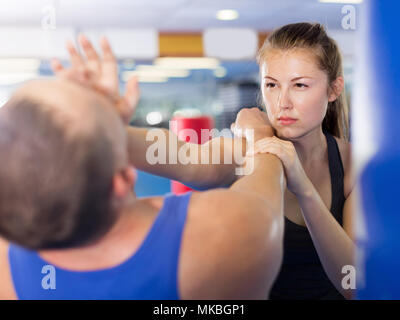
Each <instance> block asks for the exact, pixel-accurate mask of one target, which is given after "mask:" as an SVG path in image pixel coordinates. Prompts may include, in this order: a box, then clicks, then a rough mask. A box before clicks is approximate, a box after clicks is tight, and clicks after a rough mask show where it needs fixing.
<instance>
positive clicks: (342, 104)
mask: <svg viewBox="0 0 400 320" xmlns="http://www.w3.org/2000/svg"><path fill="white" fill-rule="evenodd" d="M297 48H301V49H310V50H312V51H313V52H314V53H315V55H316V58H317V62H318V67H319V68H320V69H321V70H323V71H325V72H326V73H327V75H328V81H329V85H330V86H331V84H332V82H333V81H334V80H335V79H336V78H337V77H340V76H343V67H342V57H341V54H340V51H339V48H338V46H337V44H336V42H335V40H333V39H332V38H330V37H329V36H328V35H327V34H326V31H325V29H324V27H323V26H322V25H321V24H319V23H306V22H303V23H293V24H288V25H285V26H283V27H281V28H279V29H277V30H275V31H273V32H272V33H271V34H270V35H269V36H268V38H267V39H266V40H265V42H264V44H263V45H262V47H261V48H260V50H259V52H258V54H257V62H258V64H259V65H260V66H261V64H262V63H263V62H264V61H265V59H266V56H267V54H268V52H269V51H270V50H271V49H280V50H290V49H297ZM348 113H349V111H348V105H347V100H346V93H345V90H344V89H343V91H342V92H341V94H340V96H339V97H338V98H337V99H336V100H335V101H332V102H329V103H328V109H327V112H326V115H325V118H324V120H323V122H322V129H323V130H324V131H327V132H329V133H330V134H332V135H334V136H336V137H338V138H345V139H346V140H348V137H349V119H348Z"/></svg>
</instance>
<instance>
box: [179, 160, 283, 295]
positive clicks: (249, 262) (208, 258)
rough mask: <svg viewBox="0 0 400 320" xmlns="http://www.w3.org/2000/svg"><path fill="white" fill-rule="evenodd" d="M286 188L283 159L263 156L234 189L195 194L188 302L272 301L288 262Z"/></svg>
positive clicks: (183, 286) (185, 280)
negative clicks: (285, 247)
mask: <svg viewBox="0 0 400 320" xmlns="http://www.w3.org/2000/svg"><path fill="white" fill-rule="evenodd" d="M285 187H286V183H285V179H284V173H283V167H282V164H281V162H280V160H279V159H278V158H276V157H275V156H273V155H266V154H263V155H256V156H255V157H254V171H253V172H252V173H251V174H250V175H247V176H244V177H243V178H242V179H240V180H239V181H237V182H236V183H234V184H233V185H232V186H231V188H229V189H227V190H221V189H219V190H214V191H208V192H204V193H196V194H193V195H192V200H191V203H190V206H189V217H188V221H187V227H186V228H185V232H184V238H183V245H182V251H181V260H180V292H181V294H182V298H183V299H266V298H267V297H268V292H269V290H270V288H271V286H272V284H273V282H274V280H275V278H276V276H277V274H278V271H279V268H280V265H281V261H282V254H283V228H284V218H283V217H284V216H283V194H284V190H285ZM193 274H195V275H196V276H195V277H193Z"/></svg>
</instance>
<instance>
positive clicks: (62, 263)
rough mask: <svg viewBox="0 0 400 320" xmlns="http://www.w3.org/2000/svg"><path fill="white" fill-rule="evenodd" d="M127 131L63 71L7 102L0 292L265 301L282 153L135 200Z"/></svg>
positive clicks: (0, 139)
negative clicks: (187, 187)
mask: <svg viewBox="0 0 400 320" xmlns="http://www.w3.org/2000/svg"><path fill="white" fill-rule="evenodd" d="M267 135H272V130H271V128H269V127H264V128H260V130H259V131H258V132H256V136H259V137H261V136H267ZM126 139H127V137H126V130H125V127H124V125H123V123H122V121H121V119H120V117H119V115H118V114H117V113H116V111H115V107H114V106H113V105H112V104H111V102H110V100H109V99H106V98H105V97H104V96H103V95H101V94H99V93H98V92H96V91H95V90H90V89H89V88H87V87H85V86H82V85H79V84H77V83H76V82H73V81H69V80H66V79H61V78H59V79H54V80H47V81H34V82H30V83H28V84H26V85H24V86H22V87H21V88H20V89H19V90H17V91H16V92H15V93H14V95H13V96H12V98H11V99H10V100H9V101H8V103H7V104H6V105H5V106H4V107H3V108H1V109H0V159H1V161H2V165H1V166H0V237H1V240H0V283H1V286H0V299H264V298H265V296H266V293H267V292H268V291H269V289H270V288H271V285H272V283H273V281H274V279H275V277H276V275H277V272H278V270H279V267H280V264H281V260H282V239H283V210H282V209H283V208H282V200H283V190H284V188H285V179H284V174H283V169H282V164H281V163H280V161H279V160H278V159H277V158H276V157H275V156H273V155H267V154H259V155H256V156H254V171H253V173H252V174H251V175H248V176H244V177H243V178H242V179H240V180H238V181H237V182H235V183H234V184H233V185H232V186H231V187H230V188H229V189H215V190H212V191H207V192H195V193H187V194H185V195H182V196H173V195H168V196H166V197H151V198H145V199H138V198H136V197H135V194H134V193H133V192H132V188H133V186H134V181H135V174H134V171H133V168H132V167H131V166H130V163H129V161H128V155H127V140H126ZM130 152H132V150H131V151H130Z"/></svg>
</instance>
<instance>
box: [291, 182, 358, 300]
mask: <svg viewBox="0 0 400 320" xmlns="http://www.w3.org/2000/svg"><path fill="white" fill-rule="evenodd" d="M353 198H354V196H353V191H352V192H351V194H350V196H349V197H348V198H347V199H346V202H345V205H344V208H343V219H344V221H346V223H345V224H344V226H343V228H342V226H341V225H340V224H339V223H338V222H337V221H336V219H335V218H334V217H333V216H332V214H331V213H330V212H329V210H328V208H327V207H326V206H325V204H324V202H323V201H322V199H321V197H320V196H319V194H318V192H317V190H316V189H315V188H314V186H313V185H312V183H310V186H309V188H308V189H307V190H304V193H302V194H299V195H297V199H298V201H299V204H300V207H301V210H302V213H303V217H304V221H305V222H306V225H307V228H308V230H309V232H310V235H311V238H312V240H313V243H314V246H315V249H316V250H317V252H318V256H319V258H320V260H321V263H322V266H323V268H324V270H325V272H326V274H327V275H328V277H329V279H330V280H331V281H332V283H333V284H334V285H335V287H336V289H337V290H338V291H339V292H340V293H341V294H342V295H343V296H344V297H345V298H346V299H351V298H352V297H353V295H354V290H352V289H345V288H343V286H342V281H343V278H344V276H345V275H346V274H344V273H342V270H343V267H344V266H352V267H354V268H355V244H354V242H353V240H352V238H351V235H352V230H351V228H352V225H351V224H352V223H351V222H350V221H352V220H353V215H354V212H353Z"/></svg>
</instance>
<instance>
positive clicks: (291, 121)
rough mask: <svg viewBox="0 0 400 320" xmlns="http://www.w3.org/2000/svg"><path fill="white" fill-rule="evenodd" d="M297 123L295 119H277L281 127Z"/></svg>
mask: <svg viewBox="0 0 400 320" xmlns="http://www.w3.org/2000/svg"><path fill="white" fill-rule="evenodd" d="M296 121H297V119H293V118H289V117H280V118H278V122H279V123H280V124H282V125H290V124H293V123H295V122H296Z"/></svg>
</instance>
